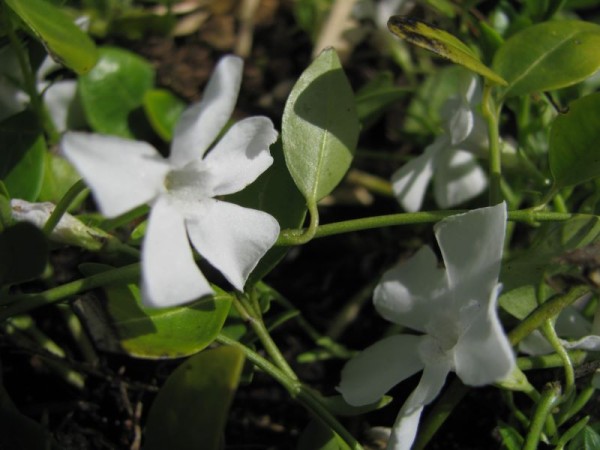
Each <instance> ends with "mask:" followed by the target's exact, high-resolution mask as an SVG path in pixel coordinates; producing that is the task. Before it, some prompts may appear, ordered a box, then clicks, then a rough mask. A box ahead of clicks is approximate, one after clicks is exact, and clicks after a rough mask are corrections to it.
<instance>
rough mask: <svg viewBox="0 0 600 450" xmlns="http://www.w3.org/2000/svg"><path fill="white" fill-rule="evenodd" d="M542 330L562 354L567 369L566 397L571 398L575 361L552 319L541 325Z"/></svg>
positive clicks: (557, 351) (573, 386)
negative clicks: (572, 359) (557, 332)
mask: <svg viewBox="0 0 600 450" xmlns="http://www.w3.org/2000/svg"><path fill="white" fill-rule="evenodd" d="M541 331H542V333H543V334H544V337H545V338H546V339H547V340H548V342H550V345H552V348H553V349H554V351H555V352H556V353H557V354H558V355H559V356H560V359H561V360H562V363H563V367H564V370H565V393H564V397H565V398H569V397H570V395H571V393H572V392H573V390H574V389H575V370H574V369H573V362H572V361H571V358H569V354H568V353H567V350H565V348H564V347H563V345H562V344H561V342H560V338H559V337H558V335H557V334H556V330H554V327H553V326H552V323H551V321H550V319H547V320H545V321H544V323H543V324H542V327H541Z"/></svg>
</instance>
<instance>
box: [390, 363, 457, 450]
mask: <svg viewBox="0 0 600 450" xmlns="http://www.w3.org/2000/svg"><path fill="white" fill-rule="evenodd" d="M449 372H450V367H449V366H448V365H447V364H445V363H443V362H440V364H432V365H426V366H425V369H424V370H423V375H422V376H421V380H420V381H419V384H418V385H417V387H416V388H415V390H414V391H413V392H412V394H410V396H409V397H408V399H407V400H406V402H405V403H404V405H403V406H402V408H401V409H400V412H399V413H398V417H397V418H396V422H395V423H394V427H393V428H392V434H391V436H390V440H389V442H388V446H387V448H388V450H410V448H411V447H412V445H413V443H414V441H415V436H416V435H417V429H418V427H419V420H420V419H421V413H422V412H423V408H424V407H425V406H426V405H427V404H429V403H431V401H432V400H433V399H434V398H436V397H437V396H438V394H439V393H440V391H441V390H442V388H443V387H444V383H445V382H446V377H447V376H448V373H449Z"/></svg>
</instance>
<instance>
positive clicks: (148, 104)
mask: <svg viewBox="0 0 600 450" xmlns="http://www.w3.org/2000/svg"><path fill="white" fill-rule="evenodd" d="M143 102H144V111H145V112H146V116H147V117H148V120H149V121H150V124H151V125H152V129H153V130H154V131H155V132H156V134H158V135H159V136H160V137H161V138H162V139H163V140H165V141H166V142H170V141H171V139H172V138H173V130H174V129H175V125H176V124H177V122H178V121H179V117H180V116H181V113H182V112H183V110H184V109H185V103H184V102H183V101H182V100H181V99H179V98H178V97H176V96H175V95H173V94H172V93H171V92H169V91H167V90H166V89H151V90H149V91H147V92H146V93H145V94H144V100H143Z"/></svg>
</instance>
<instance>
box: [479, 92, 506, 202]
mask: <svg viewBox="0 0 600 450" xmlns="http://www.w3.org/2000/svg"><path fill="white" fill-rule="evenodd" d="M491 94H492V85H490V84H489V83H487V82H486V83H485V85H484V87H483V100H482V102H481V112H482V114H483V118H484V119H485V121H486V122H487V126H488V140H489V145H490V166H489V167H490V169H489V170H490V174H489V175H490V205H497V204H498V203H500V202H502V200H503V199H502V189H501V182H502V154H501V152H500V134H499V131H498V112H497V111H498V110H497V109H496V108H495V106H494V104H493V99H492V95H491Z"/></svg>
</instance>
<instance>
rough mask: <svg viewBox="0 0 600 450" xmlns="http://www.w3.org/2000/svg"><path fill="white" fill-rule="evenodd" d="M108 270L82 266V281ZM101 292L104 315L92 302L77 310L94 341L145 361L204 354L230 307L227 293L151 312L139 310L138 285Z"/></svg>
mask: <svg viewBox="0 0 600 450" xmlns="http://www.w3.org/2000/svg"><path fill="white" fill-rule="evenodd" d="M108 269H112V267H110V266H107V265H103V264H92V263H88V264H83V265H81V266H80V270H81V271H82V272H83V273H84V274H86V275H93V274H96V273H100V272H103V271H105V270H108ZM104 291H105V293H106V305H105V307H104V309H98V305H97V302H95V301H94V302H85V303H81V306H80V307H81V308H82V312H83V314H84V316H85V317H86V320H87V321H88V323H90V325H91V326H92V327H94V328H92V334H94V338H95V339H96V341H98V343H99V344H100V345H102V344H105V345H106V347H107V348H106V349H107V350H111V351H118V350H121V351H124V352H125V353H127V354H129V355H131V356H135V357H138V358H146V359H160V358H180V357H183V356H189V355H192V354H194V353H197V352H199V351H200V350H203V349H204V348H206V347H207V346H208V345H209V344H211V343H212V342H213V341H214V340H215V338H216V337H217V335H218V334H219V331H220V330H221V328H222V327H223V324H224V323H225V319H226V318H227V313H228V311H229V308H230V306H231V297H230V296H229V294H227V293H225V292H220V293H218V294H215V295H214V296H212V297H206V298H202V299H200V300H197V301H195V302H193V303H190V304H188V305H186V306H182V307H176V308H160V309H154V308H146V307H144V306H143V305H142V302H141V297H140V291H139V288H138V287H137V285H134V284H130V285H112V286H106V287H105V288H104ZM94 322H95V323H94ZM107 322H108V323H107ZM115 341H116V342H115Z"/></svg>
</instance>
